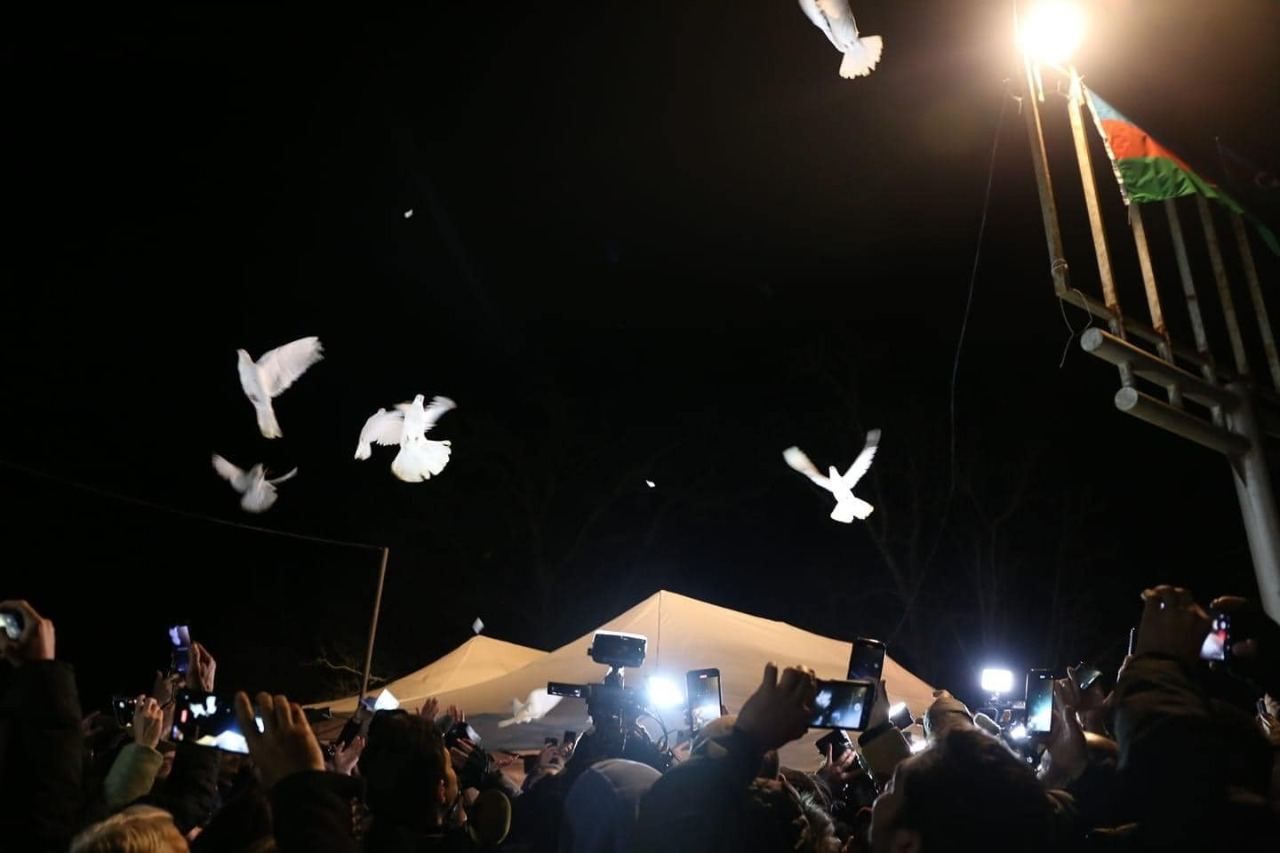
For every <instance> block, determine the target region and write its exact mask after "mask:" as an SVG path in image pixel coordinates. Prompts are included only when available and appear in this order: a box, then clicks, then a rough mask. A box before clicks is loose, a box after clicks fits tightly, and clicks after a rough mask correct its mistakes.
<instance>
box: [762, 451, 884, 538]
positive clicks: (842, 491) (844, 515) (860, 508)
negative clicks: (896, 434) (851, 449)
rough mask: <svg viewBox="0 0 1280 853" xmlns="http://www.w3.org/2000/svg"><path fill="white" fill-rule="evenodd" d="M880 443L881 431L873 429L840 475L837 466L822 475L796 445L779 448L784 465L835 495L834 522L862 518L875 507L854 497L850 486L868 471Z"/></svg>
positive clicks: (832, 515)
mask: <svg viewBox="0 0 1280 853" xmlns="http://www.w3.org/2000/svg"><path fill="white" fill-rule="evenodd" d="M879 443H880V430H878V429H873V430H871V432H869V433H867V443H866V445H865V446H864V447H863V448H862V452H861V453H859V454H858V458H857V459H855V460H853V464H852V465H850V466H849V470H848V471H846V472H845V473H844V474H843V475H842V474H841V473H840V472H839V471H837V470H836V466H834V465H832V466H831V467H830V468H828V469H827V471H828V472H829V473H828V475H827V476H825V477H824V476H822V473H821V472H820V471H819V470H818V468H817V466H815V465H814V464H813V463H812V462H810V461H809V457H808V456H805V455H804V451H803V450H801V449H800V448H798V447H788V448H787V449H786V450H784V451H782V458H783V459H785V460H787V464H788V465H790V466H791V467H792V468H794V469H795V470H797V471H799V472H800V473H801V474H804V475H805V476H806V477H808V478H809V479H810V480H813V482H815V483H817V484H818V485H819V486H821V487H822V488H824V489H826V490H827V491H828V492H831V494H833V495H835V497H836V508H835V509H833V510H831V517H832V518H834V519H835V520H836V521H840V522H843V523H845V524H849V523H851V522H852V521H853V520H854V519H855V518H857V519H865V518H866V517H867V516H869V515H871V513H872V512H874V511H875V507H873V506H872V505H871V504H869V503H867V502H866V501H864V500H862V499H861V498H855V497H854V496H853V487H854V486H856V485H858V481H859V480H861V479H862V477H863V475H865V474H866V473H867V471H868V470H870V468H871V460H873V459H875V458H876V446H877V445H879Z"/></svg>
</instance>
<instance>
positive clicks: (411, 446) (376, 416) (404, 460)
mask: <svg viewBox="0 0 1280 853" xmlns="http://www.w3.org/2000/svg"><path fill="white" fill-rule="evenodd" d="M424 399H425V398H424V397H423V395H421V394H419V395H418V396H416V397H414V398H413V402H412V403H401V404H400V405H398V406H396V407H395V409H394V410H392V411H387V410H386V409H378V411H376V412H374V413H373V414H372V415H370V417H369V420H367V421H365V423H364V427H363V428H362V429H361V430H360V442H359V444H358V445H357V446H356V458H357V459H368V458H369V456H370V455H371V452H372V448H371V447H370V445H371V444H381V445H383V446H390V445H393V444H398V445H400V452H399V453H397V454H396V458H395V459H394V460H393V461H392V462H391V472H392V473H393V474H395V475H396V476H397V477H399V478H400V479H401V480H404V481H405V482H406V483H420V482H422V481H423V480H429V479H431V478H432V477H433V476H435V475H436V474H439V473H440V472H441V471H443V470H444V466H446V465H448V464H449V455H450V454H451V453H452V452H453V449H452V444H451V442H448V441H432V440H431V439H429V438H427V437H426V434H427V433H428V432H429V431H430V430H431V428H432V427H433V426H435V423H436V421H438V420H440V417H441V416H442V415H444V413H445V412H447V411H449V410H450V409H453V408H456V405H455V404H454V402H453V401H452V400H450V399H449V398H448V397H435V398H433V399H432V400H431V405H429V406H427V407H426V408H425V409H424V408H423V406H422V401H423V400H424Z"/></svg>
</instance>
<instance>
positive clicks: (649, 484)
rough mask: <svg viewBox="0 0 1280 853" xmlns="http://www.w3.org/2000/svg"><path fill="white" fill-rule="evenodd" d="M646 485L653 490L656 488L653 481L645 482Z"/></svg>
mask: <svg viewBox="0 0 1280 853" xmlns="http://www.w3.org/2000/svg"><path fill="white" fill-rule="evenodd" d="M644 484H645V485H646V486H648V487H649V488H651V489H652V488H653V487H654V486H653V480H645V481H644Z"/></svg>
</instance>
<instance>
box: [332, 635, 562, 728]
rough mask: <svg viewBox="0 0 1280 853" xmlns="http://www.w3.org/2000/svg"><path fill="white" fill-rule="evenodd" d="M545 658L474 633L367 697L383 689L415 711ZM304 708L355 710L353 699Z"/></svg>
mask: <svg viewBox="0 0 1280 853" xmlns="http://www.w3.org/2000/svg"><path fill="white" fill-rule="evenodd" d="M546 655H547V653H546V652H544V651H540V650H539V649H531V648H529V647H528V646H519V645H516V644H515V643H508V642H506V641H504V640H494V639H492V638H490V637H486V636H484V635H482V634H477V635H476V636H474V637H472V638H471V639H469V640H467V641H466V642H465V643H463V644H462V645H460V646H458V647H457V648H456V649H454V650H453V651H451V652H449V653H448V654H447V655H445V656H444V657H442V658H439V659H438V660H434V661H432V662H431V663H429V664H427V665H426V666H424V667H423V668H422V669H419V670H417V671H416V672H411V673H409V674H408V675H406V676H403V677H402V678H397V679H396V680H395V681H392V682H390V683H389V684H386V685H383V686H382V687H378V688H375V689H373V690H371V691H370V695H377V694H378V693H379V692H380V691H381V690H382V689H383V688H384V687H385V688H386V689H387V690H390V691H391V695H392V696H394V697H396V698H397V699H399V700H400V702H401V704H402V705H404V706H405V707H408V708H419V707H421V706H422V703H423V702H424V701H425V700H426V699H428V698H429V697H431V696H440V695H442V694H445V693H451V692H453V691H456V690H461V689H463V688H466V687H470V686H471V685H473V684H477V683H479V682H481V681H490V680H492V679H494V678H498V677H500V676H503V675H506V674H507V673H509V672H513V671H515V670H517V669H520V668H521V667H523V666H525V665H527V664H529V663H532V662H533V661H535V660H537V659H538V658H542V657H546ZM308 707H327V708H329V709H331V710H333V711H334V712H336V713H342V714H350V713H351V712H352V711H354V710H355V709H356V697H355V696H348V697H347V698H345V699H336V700H334V701H332V702H318V703H316V704H315V705H314V706H308ZM442 710H443V706H442Z"/></svg>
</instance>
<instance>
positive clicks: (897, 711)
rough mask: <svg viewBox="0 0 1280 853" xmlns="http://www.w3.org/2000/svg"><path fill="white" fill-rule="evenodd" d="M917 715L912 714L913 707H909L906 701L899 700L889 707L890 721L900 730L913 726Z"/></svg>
mask: <svg viewBox="0 0 1280 853" xmlns="http://www.w3.org/2000/svg"><path fill="white" fill-rule="evenodd" d="M915 721H916V720H915V717H913V716H911V709H910V708H908V707H907V703H906V702H899V703H898V704H897V705H893V706H891V707H890V708H889V722H891V723H893V725H894V727H895V728H897V729H898V730H899V731H904V730H906V729H909V728H911V726H912V725H913V724H914V723H915Z"/></svg>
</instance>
